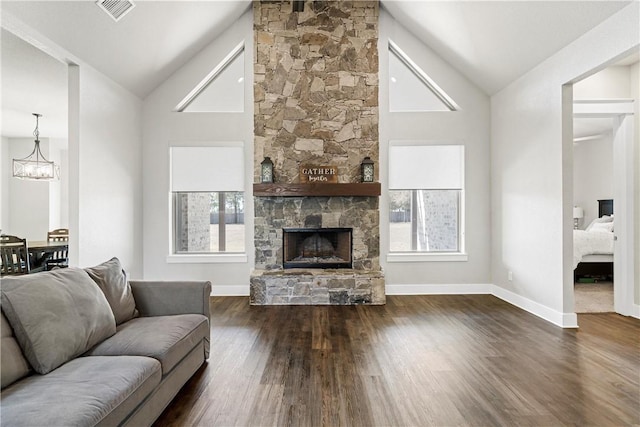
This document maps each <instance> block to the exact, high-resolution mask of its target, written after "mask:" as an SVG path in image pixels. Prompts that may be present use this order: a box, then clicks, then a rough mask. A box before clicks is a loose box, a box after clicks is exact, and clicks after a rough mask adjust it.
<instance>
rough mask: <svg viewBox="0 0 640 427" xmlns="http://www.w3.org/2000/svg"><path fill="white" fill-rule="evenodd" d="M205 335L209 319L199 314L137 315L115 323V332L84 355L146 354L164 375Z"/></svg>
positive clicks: (207, 333) (206, 334) (207, 330)
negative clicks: (157, 363)
mask: <svg viewBox="0 0 640 427" xmlns="http://www.w3.org/2000/svg"><path fill="white" fill-rule="evenodd" d="M208 336H209V321H208V320H207V318H206V317H205V316H203V315H201V314H179V315H175V316H154V317H138V318H136V319H132V320H130V321H128V322H126V323H123V324H122V325H120V326H118V332H117V333H116V334H115V335H114V336H112V337H111V338H108V339H106V340H104V341H103V342H101V343H100V344H98V345H97V346H95V347H94V348H93V349H91V350H90V351H89V352H87V353H86V355H91V356H115V355H119V354H126V355H130V356H149V357H153V358H154V359H157V360H159V361H160V363H161V364H162V375H166V374H167V373H168V372H170V371H171V369H173V367H174V366H175V365H176V364H177V363H178V362H180V360H182V358H183V357H185V356H186V355H187V354H188V353H189V352H190V351H191V350H192V349H193V348H194V347H195V346H196V345H197V344H198V343H200V341H202V340H203V339H205V337H208Z"/></svg>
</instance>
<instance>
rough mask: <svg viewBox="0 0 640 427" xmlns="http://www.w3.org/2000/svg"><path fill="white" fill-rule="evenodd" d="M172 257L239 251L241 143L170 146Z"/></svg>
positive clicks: (242, 249) (242, 230)
mask: <svg viewBox="0 0 640 427" xmlns="http://www.w3.org/2000/svg"><path fill="white" fill-rule="evenodd" d="M170 158H171V196H172V211H173V215H172V218H173V221H172V223H173V224H172V225H173V227H172V230H173V245H172V248H173V250H172V253H174V254H209V253H243V252H245V227H244V148H243V146H242V144H241V143H237V144H231V143H230V144H228V145H218V146H207V147H171V154H170Z"/></svg>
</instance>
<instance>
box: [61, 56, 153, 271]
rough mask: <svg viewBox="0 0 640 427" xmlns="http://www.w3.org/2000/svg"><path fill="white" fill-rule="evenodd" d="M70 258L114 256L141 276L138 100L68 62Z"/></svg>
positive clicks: (84, 261) (92, 260)
mask: <svg viewBox="0 0 640 427" xmlns="http://www.w3.org/2000/svg"><path fill="white" fill-rule="evenodd" d="M69 93H70V97H69V109H70V111H69V181H70V187H69V217H70V218H69V222H70V252H69V256H70V263H71V264H72V265H79V266H81V267H86V266H92V265H96V264H99V263H101V262H104V261H106V260H108V259H110V258H111V257H114V256H116V257H118V258H119V259H120V261H121V262H122V264H123V267H124V269H125V270H126V271H127V272H128V274H129V277H130V278H141V277H142V247H141V242H142V173H141V170H140V167H141V165H142V158H141V147H142V128H141V123H142V101H141V100H140V99H139V98H137V97H136V96H134V95H133V94H131V93H130V92H128V91H127V90H125V89H123V88H122V87H121V86H119V85H117V84H115V83H114V82H113V81H111V80H109V79H108V78H106V77H105V76H104V75H102V74H100V73H99V72H97V71H95V70H94V69H92V68H91V67H89V66H85V65H80V66H75V65H72V66H70V68H69Z"/></svg>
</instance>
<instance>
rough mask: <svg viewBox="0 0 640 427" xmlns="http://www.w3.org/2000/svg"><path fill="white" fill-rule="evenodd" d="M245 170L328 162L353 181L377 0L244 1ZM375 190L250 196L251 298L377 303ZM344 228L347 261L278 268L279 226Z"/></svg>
mask: <svg viewBox="0 0 640 427" xmlns="http://www.w3.org/2000/svg"><path fill="white" fill-rule="evenodd" d="M253 7H254V37H255V49H256V50H255V55H254V102H255V105H254V133H255V140H254V177H255V180H256V182H259V177H260V174H259V170H260V162H261V161H262V160H263V158H264V157H270V158H271V159H272V160H273V163H274V175H275V181H276V182H278V183H298V182H299V177H298V176H299V175H298V174H299V168H300V166H303V165H315V166H335V167H337V169H338V182H342V183H353V182H360V163H361V162H362V159H364V157H366V156H368V157H370V158H371V159H372V160H374V162H375V163H376V164H377V163H378V151H379V148H378V147H379V144H378V12H379V11H378V2H377V1H307V2H306V4H305V8H304V11H303V12H293V11H292V5H291V3H290V2H287V1H280V0H278V1H275V2H269V1H266V2H265V1H262V2H259V1H254V3H253ZM378 203H379V202H378V198H377V197H256V198H255V203H254V205H255V248H256V270H255V271H254V272H253V273H252V275H251V303H252V304H383V303H384V301H385V293H384V276H383V273H382V271H381V269H380V261H379V256H380V241H379V237H380V232H379V231H380V230H379V210H378ZM284 227H305V228H321V227H324V228H326V227H351V228H353V269H345V270H297V269H296V270H282V228H284Z"/></svg>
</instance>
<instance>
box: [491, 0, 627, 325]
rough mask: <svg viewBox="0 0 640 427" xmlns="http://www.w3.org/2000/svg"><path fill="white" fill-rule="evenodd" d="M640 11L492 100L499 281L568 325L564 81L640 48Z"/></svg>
mask: <svg viewBox="0 0 640 427" xmlns="http://www.w3.org/2000/svg"><path fill="white" fill-rule="evenodd" d="M638 14H639V10H638V4H637V3H634V4H631V5H629V6H627V7H626V8H624V9H623V10H622V11H620V12H619V13H617V14H615V15H613V16H612V17H611V18H609V19H608V20H606V21H605V22H603V23H602V24H601V25H599V26H597V27H595V28H594V29H593V30H591V31H589V32H588V33H586V34H585V35H583V36H582V37H580V38H579V39H577V40H576V41H574V42H573V43H571V44H570V45H568V46H567V47H565V48H563V49H562V50H561V51H560V52H558V53H557V54H555V55H553V56H552V57H550V58H549V59H547V60H546V61H544V62H543V63H541V64H540V65H538V66H537V67H536V68H534V69H533V70H531V71H530V72H528V73H527V74H526V75H524V76H523V77H521V78H520V79H518V80H517V81H515V82H514V83H512V84H511V85H509V86H508V87H507V88H505V89H503V90H502V91H500V92H499V93H497V94H496V95H494V96H493V97H492V99H491V107H492V108H491V132H492V144H491V182H492V212H493V217H492V224H493V225H492V230H493V235H492V276H493V282H494V285H496V286H498V287H499V288H500V289H501V290H500V289H499V290H498V291H499V292H500V293H501V294H502V295H503V296H505V297H507V298H509V299H511V300H513V301H519V303H520V305H521V306H526V307H529V308H530V309H532V310H534V311H537V312H538V313H539V314H540V315H542V316H543V317H546V318H547V319H548V320H550V321H552V322H554V323H557V324H562V325H565V326H571V323H572V322H574V323H575V316H572V315H571V313H572V312H573V289H572V277H571V276H572V274H571V273H572V268H571V247H572V237H571V234H572V232H571V228H572V222H573V220H572V214H571V211H572V204H573V194H572V178H573V176H572V175H573V173H572V171H573V164H572V158H573V156H572V154H571V149H572V141H571V139H572V136H571V133H570V132H568V130H571V127H572V126H571V122H572V121H571V117H570V114H569V118H568V120H567V122H568V123H566V122H565V129H563V102H564V103H565V106H566V107H568V108H569V112H570V111H571V110H570V105H571V100H572V97H571V95H572V93H571V90H570V89H569V90H563V85H564V84H566V83H569V82H573V81H577V80H578V79H579V78H580V77H583V76H585V75H586V74H588V73H590V72H591V71H592V70H594V69H596V68H601V67H603V64H605V63H608V62H615V60H616V59H618V58H619V57H620V56H622V55H623V54H625V53H626V52H628V51H630V50H631V49H632V48H634V46H637V45H638V40H639V35H638V22H637V17H638ZM567 98H568V99H567ZM564 114H565V115H567V113H566V111H565V112H564ZM508 271H512V272H513V281H509V280H508Z"/></svg>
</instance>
